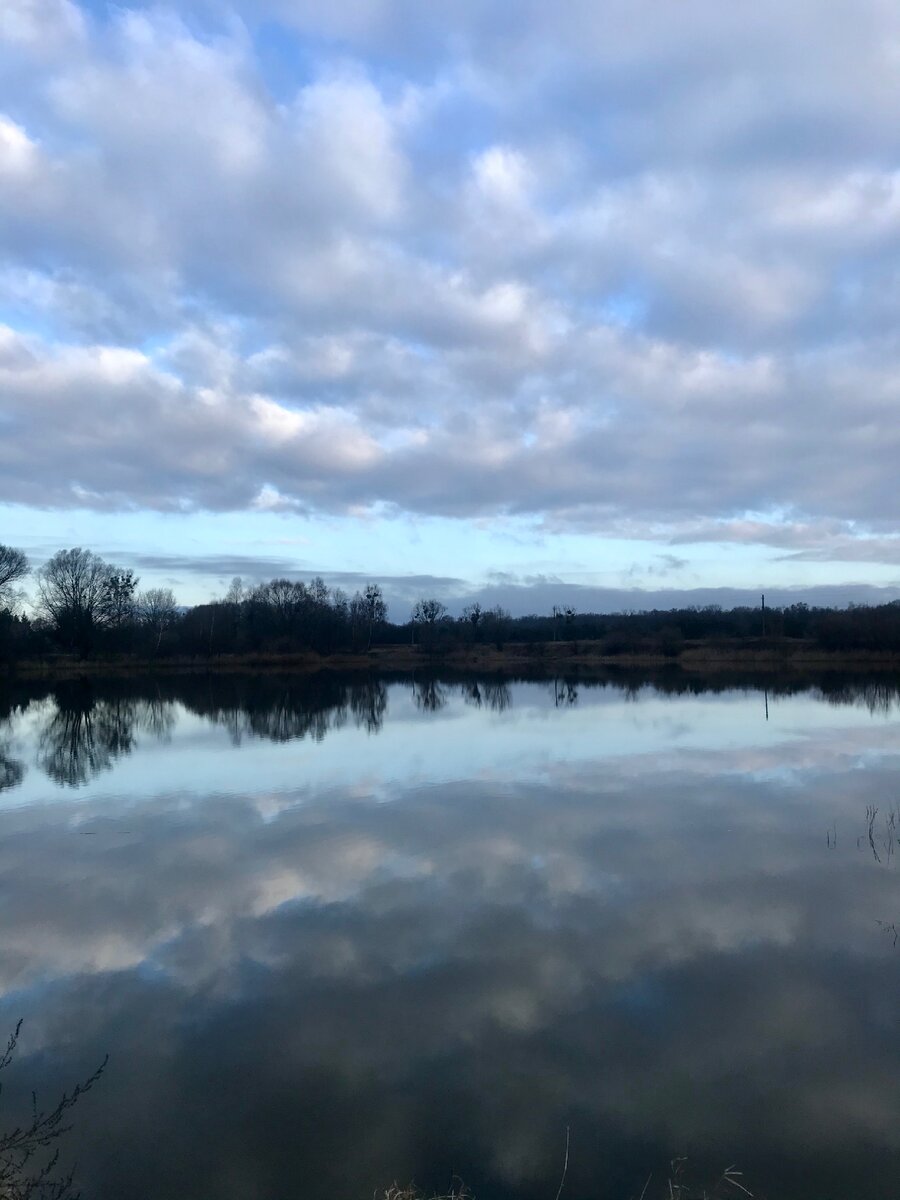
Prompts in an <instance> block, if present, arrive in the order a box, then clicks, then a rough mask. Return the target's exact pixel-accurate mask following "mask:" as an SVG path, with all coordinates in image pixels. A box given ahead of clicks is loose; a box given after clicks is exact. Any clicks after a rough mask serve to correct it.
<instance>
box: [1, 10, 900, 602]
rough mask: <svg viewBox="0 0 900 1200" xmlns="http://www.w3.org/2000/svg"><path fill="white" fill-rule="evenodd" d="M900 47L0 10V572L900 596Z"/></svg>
mask: <svg viewBox="0 0 900 1200" xmlns="http://www.w3.org/2000/svg"><path fill="white" fill-rule="evenodd" d="M898 111H900V6H897V5H896V4H895V3H891V2H889V0H852V2H851V0H829V3H828V4H827V5H823V4H822V3H821V2H820V0H815V2H814V0H792V3H790V4H789V5H785V4H784V3H783V0H779V2H777V3H776V2H775V0H757V2H756V3H754V4H753V5H752V6H751V5H730V4H723V3H722V2H721V0H679V2H678V3H674V2H673V0H638V2H636V0H627V2H626V0H560V2H559V3H557V4H547V3H545V2H539V0H518V2H517V3H513V4H511V3H510V2H509V0H457V2H456V3H454V4H452V5H437V4H423V3H422V2H421V0H329V3H327V4H322V3H321V2H314V0H235V2H234V3H231V4H227V3H220V2H219V0H215V2H213V0H175V2H174V3H171V4H168V5H156V4H146V3H131V4H128V3H124V4H116V5H113V4H107V3H105V2H104V0H89V2H87V0H82V2H81V3H76V2H74V0H3V2H2V4H0V541H2V542H7V543H10V544H13V545H16V546H20V547H21V548H23V549H25V550H26V552H27V553H28V554H29V557H30V559H31V561H32V563H33V564H34V565H39V564H40V562H41V561H43V560H44V559H46V557H47V556H48V555H49V554H51V553H53V551H55V550H56V549H59V548H60V547H63V546H72V545H85V546H88V547H90V548H91V549H94V550H96V551H97V552H99V553H101V554H102V555H103V556H104V557H106V558H108V559H110V560H111V561H115V562H117V563H119V564H121V565H129V566H133V567H134V568H135V570H137V571H138V573H139V574H140V575H141V578H142V583H143V584H144V585H145V586H151V585H165V586H172V587H173V588H174V589H175V591H176V593H177V595H178V597H179V599H180V600H182V601H183V602H187V603H193V602H197V601H201V600H204V599H206V598H208V597H210V596H213V595H218V594H222V592H223V591H224V589H225V587H227V584H228V582H229V580H230V579H231V577H232V576H233V575H236V574H239V575H241V576H242V577H243V578H244V579H245V580H246V581H248V582H254V581H256V580H259V579H264V578H271V577H272V576H273V575H284V574H286V575H290V576H296V577H301V578H302V577H308V576H310V575H312V574H315V573H319V574H322V575H324V576H325V578H326V580H328V581H329V582H332V583H335V584H337V583H340V584H341V585H342V586H345V587H349V589H350V590H352V588H353V587H354V586H357V585H358V583H359V582H364V581H366V580H368V579H377V580H379V581H382V582H383V584H384V586H385V588H386V591H387V592H388V594H389V596H390V598H391V600H392V602H393V612H394V615H402V614H401V609H402V608H403V606H404V605H407V604H408V602H409V601H410V600H411V599H414V598H415V597H416V596H419V595H425V594H434V595H439V596H441V597H442V598H444V599H446V600H448V601H450V602H451V603H453V602H461V601H462V599H464V598H466V597H472V596H475V595H478V596H485V597H487V598H499V599H500V600H501V601H503V602H505V603H506V604H507V605H508V606H509V607H511V608H512V609H513V611H518V612H525V611H541V610H542V609H543V608H548V607H549V605H550V604H551V603H552V602H553V597H556V596H559V597H561V598H565V599H566V600H567V601H570V600H573V599H574V600H575V601H576V602H578V603H579V604H580V606H581V607H582V608H590V607H601V606H602V607H612V608H615V607H619V606H621V605H625V606H627V607H635V606H638V605H639V603H640V602H641V601H642V600H646V601H647V602H648V603H652V602H655V601H656V600H658V599H659V598H660V597H670V596H681V595H682V594H684V596H686V597H688V598H703V599H706V598H709V597H713V598H715V597H719V598H732V597H736V598H738V599H740V598H742V597H744V596H747V597H749V596H750V595H751V594H756V593H758V592H759V591H760V590H765V591H766V592H767V594H772V595H774V596H775V597H777V598H778V597H782V596H784V597H787V596H792V595H797V596H801V595H802V596H804V597H811V598H813V599H819V600H825V601H828V600H833V601H835V602H841V603H842V602H846V601H847V600H848V599H867V598H877V597H886V598H893V597H895V596H900V531H898V524H897V513H898V498H897V464H898V463H900V422H898V420H897V415H898V411H900V334H898V328H900V326H898V317H900V287H898V283H900V123H898V121H897V113H898Z"/></svg>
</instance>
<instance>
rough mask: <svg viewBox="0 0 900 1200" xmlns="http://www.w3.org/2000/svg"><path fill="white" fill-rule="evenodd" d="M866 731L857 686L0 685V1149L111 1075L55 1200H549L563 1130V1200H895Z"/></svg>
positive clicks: (891, 1060) (893, 847)
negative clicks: (0, 1073)
mask: <svg viewBox="0 0 900 1200" xmlns="http://www.w3.org/2000/svg"><path fill="white" fill-rule="evenodd" d="M898 733H900V703H898V691H897V688H896V686H895V685H894V684H893V683H891V682H887V683H886V682H884V681H881V682H878V681H869V682H867V681H865V680H862V681H860V680H856V681H844V680H835V679H832V680H831V681H830V682H826V683H825V684H823V686H821V687H813V688H804V687H800V686H799V685H794V686H790V687H787V686H782V687H774V688H772V689H770V690H768V691H763V690H762V689H761V688H758V687H755V686H749V687H738V686H732V685H727V684H722V683H718V684H717V685H715V686H714V687H713V686H711V687H709V688H708V689H707V688H705V687H704V686H703V685H701V684H698V683H696V682H694V683H691V684H690V685H686V684H684V682H683V681H680V680H679V678H678V677H672V678H670V679H668V680H667V679H661V680H657V681H656V682H655V683H654V682H642V681H640V680H633V679H632V680H626V679H619V680H615V681H610V680H606V681H602V680H597V681H593V682H591V681H585V680H579V681H565V680H549V681H546V680H545V681H537V682H524V681H522V682H507V683H504V682H502V681H499V680H461V679H458V680H449V681H438V680H428V679H424V680H417V681H410V680H396V681H388V680H368V679H366V680H357V681H356V682H348V681H346V680H342V679H339V678H337V677H327V678H325V679H321V680H310V679H303V678H294V679H291V678H281V677H273V676H269V677H265V678H259V679H255V678H241V677H233V678H225V679H218V680H216V679H214V678H211V677H185V678H183V679H180V680H165V679H152V680H151V679H148V680H142V681H131V682H118V683H100V682H94V683H86V682H71V683H67V684H64V685H57V686H56V687H55V688H48V687H46V686H44V685H40V684H32V685H29V686H25V685H20V686H19V687H13V686H12V685H10V686H8V687H7V688H6V689H5V690H4V691H3V692H0V831H2V836H0V904H2V914H3V920H2V922H0V987H2V992H3V999H2V1004H0V1010H2V1011H0V1018H3V1019H5V1022H6V1025H7V1026H11V1025H13V1024H14V1022H15V1019H16V1018H17V1017H18V1016H24V1017H25V1018H26V1021H25V1026H24V1028H23V1039H22V1044H21V1054H20V1056H19V1058H18V1059H17V1061H16V1063H15V1065H14V1067H13V1068H11V1069H10V1070H9V1071H8V1072H6V1074H7V1076H8V1084H7V1089H6V1090H5V1091H4V1093H3V1096H2V1098H0V1099H2V1108H0V1118H4V1119H6V1123H7V1124H9V1123H11V1122H12V1121H14V1120H15V1118H16V1116H17V1115H18V1114H17V1112H16V1106H17V1104H18V1103H19V1102H20V1100H22V1098H23V1097H24V1095H25V1094H26V1093H28V1092H30V1090H31V1088H32V1087H36V1088H38V1090H39V1091H40V1092H41V1094H42V1095H45V1096H46V1097H47V1098H48V1099H49V1098H53V1097H54V1096H55V1094H56V1093H57V1092H58V1091H59V1090H60V1089H61V1088H63V1087H65V1086H67V1085H68V1084H71V1083H72V1082H74V1081H75V1080H76V1079H77V1078H79V1077H80V1076H82V1075H84V1074H86V1073H88V1072H89V1071H90V1069H91V1068H92V1067H93V1066H94V1065H96V1063H97V1062H98V1061H99V1060H100V1059H102V1057H103V1055H104V1054H105V1053H107V1052H109V1054H110V1065H109V1068H108V1070H107V1073H106V1075H105V1076H104V1078H103V1080H102V1082H101V1084H100V1086H99V1087H98V1088H97V1089H95V1091H93V1092H92V1093H91V1094H90V1095H89V1096H88V1097H86V1098H85V1099H84V1101H83V1102H82V1104H81V1106H80V1107H79V1109H78V1110H77V1112H76V1122H75V1128H74V1129H73V1131H72V1133H71V1135H70V1141H69V1146H68V1148H69V1150H70V1157H71V1158H73V1159H77V1161H78V1180H79V1183H80V1184H81V1186H82V1188H83V1190H84V1193H85V1195H86V1196H87V1197H90V1196H95V1197H119V1198H122V1200H129V1198H131V1197H135V1198H137V1197H154V1198H155V1197H161V1198H162V1197H165V1198H171V1197H179V1198H180V1197H185V1198H187V1197H194V1198H196V1200H212V1198H213V1197H215V1198H216V1200H227V1198H229V1197H241V1198H242V1200H243V1198H260V1200H285V1198H287V1197H294V1196H296V1197H301V1196H302V1197H304V1198H311V1200H317V1198H319V1197H322V1198H323V1200H324V1198H325V1197H328V1198H329V1200H333V1198H335V1197H357V1196H358V1197H361V1198H364V1200H367V1198H368V1197H371V1196H372V1195H373V1192H374V1191H375V1190H376V1189H378V1188H379V1187H382V1188H383V1187H385V1186H387V1185H388V1184H390V1183H391V1182H393V1181H394V1180H399V1181H402V1182H407V1181H409V1180H411V1179H415V1180H416V1181H417V1182H418V1183H419V1184H420V1185H422V1186H423V1187H426V1188H430V1187H435V1188H443V1187H446V1186H447V1185H448V1184H449V1183H450V1182H452V1180H453V1179H454V1178H461V1179H463V1180H465V1182H466V1183H467V1184H468V1185H469V1186H470V1187H471V1188H472V1189H473V1190H474V1191H475V1192H476V1194H477V1195H478V1196H479V1197H484V1198H489V1197H512V1196H517V1197H522V1198H523V1200H531V1198H537V1197H540V1198H541V1200H546V1198H547V1197H550V1200H552V1197H553V1196H554V1195H555V1194H556V1188H557V1186H558V1182H559V1174H560V1168H561V1163H562V1157H563V1150H564V1146H565V1137H566V1134H565V1131H566V1128H567V1127H568V1128H569V1129H570V1131H571V1154H570V1165H569V1171H568V1176H567V1179H566V1188H565V1195H566V1196H567V1197H571V1198H572V1200H581V1198H584V1200H586V1198H587V1197H594V1198H601V1200H602V1198H606V1197H609V1198H613V1197H615V1198H616V1200H625V1198H627V1197H629V1196H634V1195H638V1194H640V1191H641V1188H642V1187H643V1185H644V1181H645V1180H646V1178H647V1176H648V1174H649V1173H650V1172H651V1171H653V1172H655V1176H654V1182H653V1184H652V1187H654V1188H659V1189H661V1188H662V1183H663V1178H664V1175H663V1171H664V1168H665V1165H666V1164H667V1163H668V1161H669V1160H670V1159H671V1158H672V1157H673V1156H675V1155H688V1156H689V1157H690V1160H691V1163H692V1166H693V1168H694V1169H696V1171H697V1172H698V1173H699V1174H702V1173H703V1172H704V1171H706V1170H707V1169H708V1170H710V1171H712V1170H713V1169H715V1168H721V1167H724V1166H727V1165H728V1164H730V1163H732V1162H737V1163H738V1164H739V1165H740V1166H741V1167H742V1168H743V1170H744V1171H745V1175H746V1179H747V1181H748V1182H749V1183H750V1185H751V1187H753V1190H754V1191H755V1192H757V1194H761V1195H769V1196H771V1197H784V1198H787V1200H812V1198H813V1197H815V1198H816V1200H823V1198H825V1197H832V1196H833V1197H835V1198H837V1197H840V1198H841V1200H846V1198H847V1197H848V1196H853V1197H857V1198H863V1200H865V1198H867V1197H872V1198H873V1200H874V1198H875V1197H878V1198H879V1200H880V1198H882V1197H885V1196H888V1195H892V1194H895V1192H896V1191H897V1181H898V1180H900V1120H898V1117H900V1103H898V1094H900V1093H898V1087H900V1039H898V1036H897V1031H898V1028H900V1023H898V1015H900V1012H898V1010H900V991H898V983H900V946H898V945H896V944H895V943H896V942H897V941H898V938H897V933H896V931H895V923H896V926H897V927H900V888H898V875H897V871H898V869H900V868H898V865H897V863H896V856H895V852H896V851H897V850H900V846H898V845H897V837H898V834H900V829H898V828H897V825H898V823H900V822H898V817H897V811H898V809H900V741H898ZM650 1194H651V1193H650V1192H648V1196H649V1195H650ZM656 1194H662V1192H661V1191H657V1193H656Z"/></svg>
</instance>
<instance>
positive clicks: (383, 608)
mask: <svg viewBox="0 0 900 1200" xmlns="http://www.w3.org/2000/svg"><path fill="white" fill-rule="evenodd" d="M362 598H363V604H364V605H365V614H366V621H367V622H368V626H369V640H368V643H367V645H366V649H367V650H368V649H369V647H370V646H371V645H372V633H373V631H374V629H375V628H376V626H378V625H383V624H384V622H385V621H386V620H387V605H386V604H385V602H384V596H383V594H382V591H381V588H380V587H379V586H378V584H377V583H367V584H366V590H365V591H364V592H363V597H362Z"/></svg>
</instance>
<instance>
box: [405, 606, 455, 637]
mask: <svg viewBox="0 0 900 1200" xmlns="http://www.w3.org/2000/svg"><path fill="white" fill-rule="evenodd" d="M446 615H447V606H446V605H445V604H442V603H441V602H440V600H417V601H416V603H415V604H414V605H413V610H412V628H413V641H415V631H416V626H417V625H424V626H425V629H426V631H427V634H428V639H427V640H428V641H430V642H433V641H434V627H435V625H437V623H438V621H440V620H441V619H442V618H443V617H445V616H446Z"/></svg>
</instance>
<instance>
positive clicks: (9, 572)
mask: <svg viewBox="0 0 900 1200" xmlns="http://www.w3.org/2000/svg"><path fill="white" fill-rule="evenodd" d="M27 574H28V559H27V558H26V557H25V554H24V553H23V551H21V550H16V549H15V547H14V546H4V545H3V543H2V542H0V609H3V608H9V607H11V606H12V604H13V601H14V599H15V592H14V586H15V584H17V583H18V582H19V580H20V579H24V578H25V576H26V575H27Z"/></svg>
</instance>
